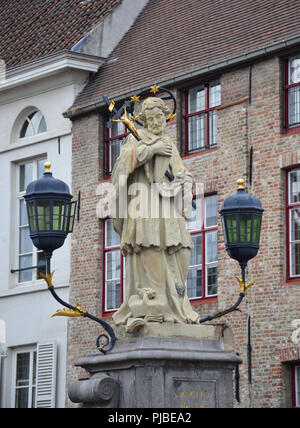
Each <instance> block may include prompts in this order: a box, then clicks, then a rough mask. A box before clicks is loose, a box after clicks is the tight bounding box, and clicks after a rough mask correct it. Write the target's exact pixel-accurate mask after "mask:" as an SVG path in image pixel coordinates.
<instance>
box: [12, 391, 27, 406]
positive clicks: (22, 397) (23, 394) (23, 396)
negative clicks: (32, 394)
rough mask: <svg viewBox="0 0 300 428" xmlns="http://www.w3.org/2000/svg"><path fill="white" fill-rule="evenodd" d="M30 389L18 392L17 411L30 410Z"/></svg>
mask: <svg viewBox="0 0 300 428" xmlns="http://www.w3.org/2000/svg"><path fill="white" fill-rule="evenodd" d="M28 393H29V389H28V388H20V389H17V390H16V400H15V408H16V409H28Z"/></svg>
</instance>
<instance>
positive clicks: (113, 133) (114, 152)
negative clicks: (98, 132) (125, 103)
mask: <svg viewBox="0 0 300 428" xmlns="http://www.w3.org/2000/svg"><path fill="white" fill-rule="evenodd" d="M128 116H129V117H130V114H129V115H128ZM128 134H129V132H128V130H127V128H126V127H125V125H124V124H123V123H122V122H112V126H111V128H107V130H106V139H105V145H106V154H105V156H106V167H105V169H106V171H105V172H106V175H107V176H109V175H111V173H112V170H113V167H114V165H115V162H116V160H117V158H118V156H119V154H120V151H121V147H122V144H123V142H124V140H125V138H126V137H127V135H128Z"/></svg>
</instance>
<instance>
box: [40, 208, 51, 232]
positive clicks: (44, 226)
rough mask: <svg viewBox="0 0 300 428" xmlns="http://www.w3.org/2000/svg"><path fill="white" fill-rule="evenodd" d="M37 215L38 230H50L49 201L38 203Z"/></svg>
mask: <svg viewBox="0 0 300 428" xmlns="http://www.w3.org/2000/svg"><path fill="white" fill-rule="evenodd" d="M37 214H38V228H39V230H50V201H38V205H37Z"/></svg>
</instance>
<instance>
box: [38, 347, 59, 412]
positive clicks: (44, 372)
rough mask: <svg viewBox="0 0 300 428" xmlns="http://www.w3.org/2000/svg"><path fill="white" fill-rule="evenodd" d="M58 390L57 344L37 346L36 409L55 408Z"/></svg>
mask: <svg viewBox="0 0 300 428" xmlns="http://www.w3.org/2000/svg"><path fill="white" fill-rule="evenodd" d="M55 389H56V343H55V342H44V343H38V345H37V362H36V407H37V408H54V407H55Z"/></svg>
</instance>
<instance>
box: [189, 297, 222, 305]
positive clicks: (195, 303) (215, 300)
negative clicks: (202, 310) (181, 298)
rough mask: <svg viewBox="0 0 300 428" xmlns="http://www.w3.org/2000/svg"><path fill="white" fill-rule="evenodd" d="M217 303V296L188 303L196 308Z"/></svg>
mask: <svg viewBox="0 0 300 428" xmlns="http://www.w3.org/2000/svg"><path fill="white" fill-rule="evenodd" d="M217 301H218V296H212V297H205V298H204V299H203V298H199V299H195V300H190V303H191V305H192V306H196V305H203V304H206V303H216V302H217Z"/></svg>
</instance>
